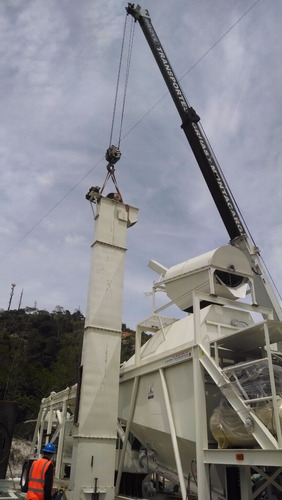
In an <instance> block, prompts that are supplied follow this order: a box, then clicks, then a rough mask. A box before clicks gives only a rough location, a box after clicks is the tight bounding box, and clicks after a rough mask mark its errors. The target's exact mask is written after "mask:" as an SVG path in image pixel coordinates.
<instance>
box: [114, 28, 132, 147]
mask: <svg viewBox="0 0 282 500" xmlns="http://www.w3.org/2000/svg"><path fill="white" fill-rule="evenodd" d="M134 33H135V22H134V21H133V18H132V19H131V26H130V35H129V46H128V54H127V62H126V73H125V82H124V93H123V102H122V110H121V119H120V128H119V138H118V147H119V146H120V142H121V133H122V126H123V120H124V112H125V102H126V96H127V88H128V81H129V70H130V65H131V58H132V50H133V41H134Z"/></svg>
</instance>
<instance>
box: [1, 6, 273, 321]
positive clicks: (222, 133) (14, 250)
mask: <svg viewBox="0 0 282 500" xmlns="http://www.w3.org/2000/svg"><path fill="white" fill-rule="evenodd" d="M126 5H127V2H123V1H119V0H106V1H100V0H80V1H79V2H78V1H77V0H25V1H23V0H2V1H1V2H0V25H1V30H0V37H1V40H0V51H1V63H0V71H1V84H0V99H1V113H0V137H1V140H0V162H1V185H0V188H1V197H0V203H1V210H0V233H1V239H0V273H1V274H0V280H1V281H0V308H3V309H7V307H8V302H9V297H10V291H11V284H12V283H15V284H16V287H15V289H14V296H13V302H12V308H15V309H16V308H18V305H19V301H20V294H21V291H22V290H23V296H22V307H26V306H30V307H32V306H34V305H35V304H36V305H37V307H38V308H39V309H47V310H49V311H52V310H53V309H54V308H55V307H56V306H57V305H60V306H62V307H64V308H65V309H69V310H70V311H71V312H73V311H74V310H75V309H77V308H80V310H81V312H82V313H83V314H85V305H86V298H87V288H88V275H89V264H90V245H91V243H92V238H93V230H94V225H93V220H92V213H91V208H90V206H89V202H87V201H86V200H85V194H86V193H87V192H88V190H89V188H90V186H92V185H100V186H101V185H102V184H103V182H104V179H105V176H106V161H105V160H104V154H105V151H106V149H107V147H108V145H109V138H110V130H111V123H112V115H113V103H114V97H115V90H116V81H117V72H118V66H119V59H120V48H121V40H122V33H123V27H124V22H125V6H126ZM141 5H142V7H144V8H147V9H149V11H150V14H151V18H152V22H153V24H154V27H155V29H156V31H157V33H158V35H159V37H160V39H161V41H162V44H163V46H164V49H165V50H166V53H167V55H168V57H169V59H170V62H171V64H172V66H173V68H174V70H175V73H176V74H177V75H178V77H179V79H181V85H182V88H183V90H184V92H185V95H186V97H187V99H188V100H189V102H190V104H191V105H192V106H193V107H194V108H195V109H196V111H197V112H198V114H199V115H200V117H201V123H202V125H203V127H204V129H205V131H206V134H207V136H208V138H209V140H210V142H211V144H212V147H213V149H214V151H215V154H216V156H217V158H218V160H219V163H220V165H221V167H222V170H223V172H224V174H225V176H226V178H227V181H228V183H229V186H230V188H231V190H232V192H233V195H234V197H235V199H236V201H237V203H238V206H239V208H240V210H241V212H242V214H243V217H244V219H245V221H246V223H247V226H248V227H249V230H250V232H251V234H252V236H253V238H254V240H255V242H256V243H257V245H258V246H259V247H260V249H261V252H262V257H263V259H264V261H265V263H266V265H267V267H268V270H269V272H270V274H271V275H272V277H273V279H274V281H275V283H276V286H277V287H278V290H279V291H280V293H281V290H282V287H281V280H282V259H281V250H280V248H281V243H282V215H281V214H282V195H281V180H282V168H281V163H282V140H281V139H282V118H281V116H282V90H281V88H282V30H281V19H282V3H281V1H280V0H269V1H266V0H214V1H212V2H211V1H210V0H147V3H144V4H141ZM129 21H130V19H128V22H129ZM134 38H135V39H134V47H133V54H132V63H131V69H130V76H129V84H128V90H127V101H126V108H125V116H124V123H123V129H122V136H123V140H122V142H121V151H122V159H121V160H120V162H119V163H118V165H117V167H116V176H117V181H118V185H119V188H120V190H121V193H122V195H123V198H124V201H125V203H128V204H130V205H133V206H136V207H138V208H139V222H138V224H137V225H136V226H134V227H133V228H131V229H130V230H129V231H128V245H127V247H128V252H127V255H126V273H125V295H124V313H123V320H124V322H126V324H127V325H128V326H129V327H131V328H135V325H136V323H137V322H138V321H139V320H141V319H143V318H145V317H147V316H149V315H150V312H151V299H150V298H149V297H146V296H145V294H144V292H146V291H149V290H150V288H151V284H152V281H153V280H154V279H155V278H156V275H155V274H154V273H153V271H151V270H150V269H148V267H147V264H148V261H149V260H150V259H154V260H157V261H159V262H160V263H162V264H163V265H165V266H166V267H170V266H171V265H173V264H176V263H178V262H181V261H184V260H186V259H188V258H191V257H195V256H196V255H198V254H201V253H205V252H207V251H209V250H212V249H213V248H216V247H218V246H221V245H224V244H227V243H228V235H227V232H226V230H225V228H224V226H223V223H222V221H221V219H220V217H219V215H218V213H217V210H216V208H215V206H214V204H213V201H212V199H211V196H210V194H209V191H208V189H207V187H206V185H205V183H204V180H203V178H202V176H201V173H200V170H199V168H198V166H197V164H196V161H195V160H194V158H193V156H192V153H191V151H190V148H189V145H188V143H187V141H186V139H185V136H184V134H183V132H182V130H181V128H180V118H179V116H178V113H177V111H176V109H175V107H174V104H173V102H172V100H171V98H170V96H168V95H167V91H166V87H165V84H164V82H163V79H162V77H161V74H160V72H159V70H158V68H157V65H156V63H155V61H154V59H153V56H152V55H151V53H150V50H149V47H148V45H147V42H146V41H145V38H144V35H143V33H142V31H141V29H140V27H139V26H138V25H136V27H135V37H134ZM121 104H122V103H121V99H120V104H119V105H118V108H117V118H118V116H119V114H120V110H121ZM118 134H119V119H118V120H117V125H116V126H115V129H114V134H113V142H114V143H116V142H117V140H118ZM111 190H112V186H111V185H109V191H111Z"/></svg>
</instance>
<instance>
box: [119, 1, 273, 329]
mask: <svg viewBox="0 0 282 500" xmlns="http://www.w3.org/2000/svg"><path fill="white" fill-rule="evenodd" d="M126 11H127V13H128V14H130V15H132V16H133V18H134V19H135V21H138V23H139V24H140V27H141V29H142V31H143V33H144V35H145V37H146V40H147V42H148V44H149V46H150V49H151V51H152V53H153V56H154V58H155V60H156V62H157V64H158V67H159V69H160V71H161V73H162V76H163V78H164V81H165V83H166V85H167V88H168V90H169V92H170V95H171V97H172V99H173V101H174V104H175V106H176V108H177V111H178V113H179V115H180V118H181V120H182V124H181V128H182V129H183V131H184V133H185V135H186V137H187V140H188V142H189V144H190V147H191V149H192V151H193V153H194V156H195V158H196V160H197V163H198V165H199V167H200V169H201V172H202V174H203V176H204V179H205V181H206V183H207V186H208V188H209V190H210V193H211V195H212V197H213V200H214V202H215V204H216V207H217V209H218V211H219V214H220V216H221V219H222V221H223V223H224V225H225V227H226V230H227V232H228V234H229V237H230V240H231V244H232V245H234V246H237V247H238V248H240V249H241V250H242V251H243V252H244V253H245V254H246V255H247V257H248V259H249V261H250V263H251V266H252V268H253V271H254V285H255V292H256V298H257V301H258V302H259V303H260V304H261V305H263V306H265V307H268V308H271V309H273V311H274V316H275V318H276V319H280V320H282V310H281V306H280V304H279V300H278V298H277V296H276V293H275V292H274V289H273V287H272V285H271V283H270V280H269V277H268V275H267V273H266V271H265V270H264V266H263V264H262V261H261V259H260V256H259V249H258V248H257V247H256V246H255V245H254V243H253V241H252V239H251V237H250V236H249V234H248V232H247V230H246V228H245V227H244V224H243V222H242V220H241V218H240V215H239V213H238V210H237V208H236V203H235V201H234V199H233V196H232V194H231V192H230V190H229V188H228V186H227V184H226V182H225V180H224V177H223V174H222V172H221V168H220V166H219V164H218V162H217V160H216V158H215V156H214V154H213V151H212V149H211V147H210V145H209V142H208V139H207V138H206V136H205V133H204V131H203V129H202V127H201V125H200V123H199V122H200V117H199V116H198V114H197V113H196V111H195V110H194V109H193V108H192V107H191V106H190V105H189V104H188V102H187V100H186V98H185V96H184V93H183V91H182V89H181V86H180V84H179V82H178V80H177V78H176V76H175V73H174V71H173V69H172V67H171V64H170V62H169V60H168V57H167V55H166V53H165V51H164V49H163V47H162V44H161V42H160V40H159V37H158V35H157V33H156V31H155V29H154V27H153V25H152V21H151V18H150V14H149V12H148V10H147V9H142V8H141V7H140V5H138V4H133V3H129V4H128V6H127V7H126Z"/></svg>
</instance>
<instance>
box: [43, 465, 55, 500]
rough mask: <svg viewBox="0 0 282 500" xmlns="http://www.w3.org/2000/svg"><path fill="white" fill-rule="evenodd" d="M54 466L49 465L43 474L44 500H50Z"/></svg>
mask: <svg viewBox="0 0 282 500" xmlns="http://www.w3.org/2000/svg"><path fill="white" fill-rule="evenodd" d="M53 477H54V465H53V464H52V463H51V464H50V465H49V467H48V469H47V471H46V474H45V485H44V500H52V488H53Z"/></svg>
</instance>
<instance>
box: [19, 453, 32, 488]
mask: <svg viewBox="0 0 282 500" xmlns="http://www.w3.org/2000/svg"><path fill="white" fill-rule="evenodd" d="M32 462H33V460H26V461H25V462H24V464H23V467H22V473H21V479H20V487H21V491H22V492H23V493H26V492H27V490H28V475H29V470H30V467H31V464H32Z"/></svg>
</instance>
